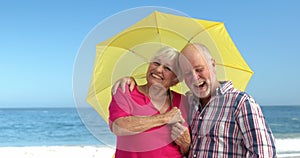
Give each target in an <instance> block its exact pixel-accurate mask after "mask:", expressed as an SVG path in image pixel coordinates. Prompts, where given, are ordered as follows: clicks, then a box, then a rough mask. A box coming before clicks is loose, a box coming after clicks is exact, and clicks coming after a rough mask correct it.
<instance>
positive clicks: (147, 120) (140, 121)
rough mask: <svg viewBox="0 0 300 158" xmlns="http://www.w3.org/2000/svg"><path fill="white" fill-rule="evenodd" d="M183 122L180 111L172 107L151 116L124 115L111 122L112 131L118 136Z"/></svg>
mask: <svg viewBox="0 0 300 158" xmlns="http://www.w3.org/2000/svg"><path fill="white" fill-rule="evenodd" d="M176 122H184V119H183V117H182V116H181V112H180V110H179V109H178V108H176V107H174V108H173V109H171V110H170V111H168V112H166V113H163V114H157V115H153V116H125V117H120V118H118V119H116V120H115V121H114V122H113V123H112V132H113V133H114V134H116V135H118V136H124V135H134V134H138V133H141V132H144V131H146V130H148V129H151V128H153V127H158V126H162V125H166V124H174V123H176Z"/></svg>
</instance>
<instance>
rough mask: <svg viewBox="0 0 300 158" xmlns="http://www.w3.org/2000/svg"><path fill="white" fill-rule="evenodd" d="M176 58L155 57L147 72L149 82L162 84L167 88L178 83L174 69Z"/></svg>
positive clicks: (150, 83)
mask: <svg viewBox="0 0 300 158" xmlns="http://www.w3.org/2000/svg"><path fill="white" fill-rule="evenodd" d="M175 64H176V61H175V60H162V59H160V58H154V59H153V60H152V61H151V62H150V64H149V67H148V71H147V74H146V78H147V82H148V84H149V85H150V86H151V85H153V84H156V85H157V84H160V85H161V86H163V87H165V88H167V89H168V88H170V87H171V86H173V85H175V84H176V83H178V80H177V77H176V74H175V73H174V72H173V71H172V70H174V68H175V66H174V65H175Z"/></svg>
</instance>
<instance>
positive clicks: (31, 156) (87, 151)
mask: <svg viewBox="0 0 300 158" xmlns="http://www.w3.org/2000/svg"><path fill="white" fill-rule="evenodd" d="M114 152H115V149H114V148H112V147H104V146H25V147H0V153H1V155H2V156H4V155H5V157H6V158H67V157H68V158H96V157H99V158H100V157H101V158H112V157H113V155H114Z"/></svg>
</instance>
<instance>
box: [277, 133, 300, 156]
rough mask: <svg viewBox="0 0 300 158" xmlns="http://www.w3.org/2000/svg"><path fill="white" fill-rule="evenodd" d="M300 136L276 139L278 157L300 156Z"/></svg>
mask: <svg viewBox="0 0 300 158" xmlns="http://www.w3.org/2000/svg"><path fill="white" fill-rule="evenodd" d="M299 142H300V137H299V138H286V139H276V146H277V153H278V157H300V146H299Z"/></svg>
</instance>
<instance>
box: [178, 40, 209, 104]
mask: <svg viewBox="0 0 300 158" xmlns="http://www.w3.org/2000/svg"><path fill="white" fill-rule="evenodd" d="M181 53H182V55H181V56H180V58H179V63H180V68H181V72H182V75H183V78H184V81H185V83H186V85H187V86H188V87H189V88H190V90H191V91H192V92H193V93H194V94H195V95H196V96H198V97H199V98H209V97H210V96H211V92H212V76H211V75H214V74H213V73H212V72H211V69H210V67H209V63H211V62H208V61H207V60H206V59H205V57H204V55H203V54H202V50H201V49H199V48H197V47H195V46H192V45H190V46H187V47H185V48H184V49H183V50H182V52H181Z"/></svg>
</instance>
